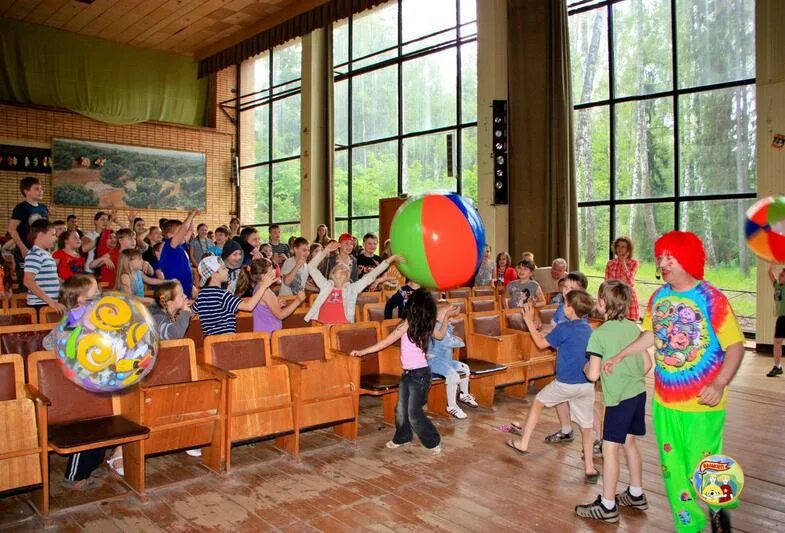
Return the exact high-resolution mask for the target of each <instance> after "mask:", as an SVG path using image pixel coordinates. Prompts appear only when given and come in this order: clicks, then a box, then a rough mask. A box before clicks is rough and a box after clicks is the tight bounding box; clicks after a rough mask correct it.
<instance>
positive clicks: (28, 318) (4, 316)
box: [0, 307, 38, 326]
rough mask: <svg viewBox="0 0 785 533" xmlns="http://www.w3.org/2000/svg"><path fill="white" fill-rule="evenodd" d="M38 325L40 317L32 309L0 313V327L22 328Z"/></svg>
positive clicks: (9, 310)
mask: <svg viewBox="0 0 785 533" xmlns="http://www.w3.org/2000/svg"><path fill="white" fill-rule="evenodd" d="M36 323H38V316H36V314H35V309H33V308H31V307H25V308H22V309H8V310H3V311H0V326H21V325H23V324H36Z"/></svg>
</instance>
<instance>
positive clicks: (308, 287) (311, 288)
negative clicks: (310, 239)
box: [305, 242, 322, 293]
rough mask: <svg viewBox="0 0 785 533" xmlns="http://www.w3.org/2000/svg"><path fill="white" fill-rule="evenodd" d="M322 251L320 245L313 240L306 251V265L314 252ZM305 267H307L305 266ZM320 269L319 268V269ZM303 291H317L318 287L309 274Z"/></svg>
mask: <svg viewBox="0 0 785 533" xmlns="http://www.w3.org/2000/svg"><path fill="white" fill-rule="evenodd" d="M321 251H322V245H321V244H319V243H318V242H315V243H313V244H312V245H311V248H310V249H309V252H308V260H307V261H306V262H305V263H306V265H307V264H308V263H309V262H310V261H311V259H313V258H314V256H315V255H316V254H318V253H319V252H321ZM306 268H307V267H306ZM320 270H321V269H320ZM305 291H306V292H309V293H310V292H319V287H317V286H316V283H314V282H313V280H312V279H311V276H310V275H309V276H308V278H307V279H306V280H305Z"/></svg>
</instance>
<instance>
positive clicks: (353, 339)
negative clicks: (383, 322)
mask: <svg viewBox="0 0 785 533" xmlns="http://www.w3.org/2000/svg"><path fill="white" fill-rule="evenodd" d="M369 305H373V304H369ZM367 309H368V307H366V310H367ZM379 332H380V327H379V322H357V323H355V324H336V325H334V326H332V327H331V328H330V348H332V349H333V350H339V351H341V352H346V353H349V352H351V351H352V350H362V349H363V348H367V347H368V346H372V345H373V344H376V342H377V341H378V340H379ZM379 368H380V367H379V355H378V354H375V353H372V354H368V355H366V356H365V357H362V358H361V359H360V374H362V375H363V376H364V375H367V374H378V373H379Z"/></svg>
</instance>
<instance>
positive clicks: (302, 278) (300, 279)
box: [278, 257, 308, 296]
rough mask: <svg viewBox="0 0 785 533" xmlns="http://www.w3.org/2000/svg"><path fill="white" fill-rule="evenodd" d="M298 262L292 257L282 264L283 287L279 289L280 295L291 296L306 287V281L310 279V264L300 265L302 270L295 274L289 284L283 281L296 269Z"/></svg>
mask: <svg viewBox="0 0 785 533" xmlns="http://www.w3.org/2000/svg"><path fill="white" fill-rule="evenodd" d="M296 263H297V259H295V258H294V257H290V258H288V259H287V260H286V261H284V262H283V265H281V289H280V290H279V291H278V295H279V296H291V295H293V294H296V293H298V292H300V291H302V290H304V289H305V282H306V281H308V265H303V266H302V267H300V270H298V271H297V274H295V275H294V278H293V279H292V283H291V284H289V285H287V284H286V283H284V282H283V277H284V276H286V275H287V274H288V273H289V272H291V271H292V270H293V269H294V265H295V264H296Z"/></svg>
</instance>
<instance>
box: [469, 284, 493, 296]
mask: <svg viewBox="0 0 785 533" xmlns="http://www.w3.org/2000/svg"><path fill="white" fill-rule="evenodd" d="M472 294H474V295H475V296H496V289H495V288H493V287H490V286H489V287H474V288H473V289H472Z"/></svg>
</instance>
